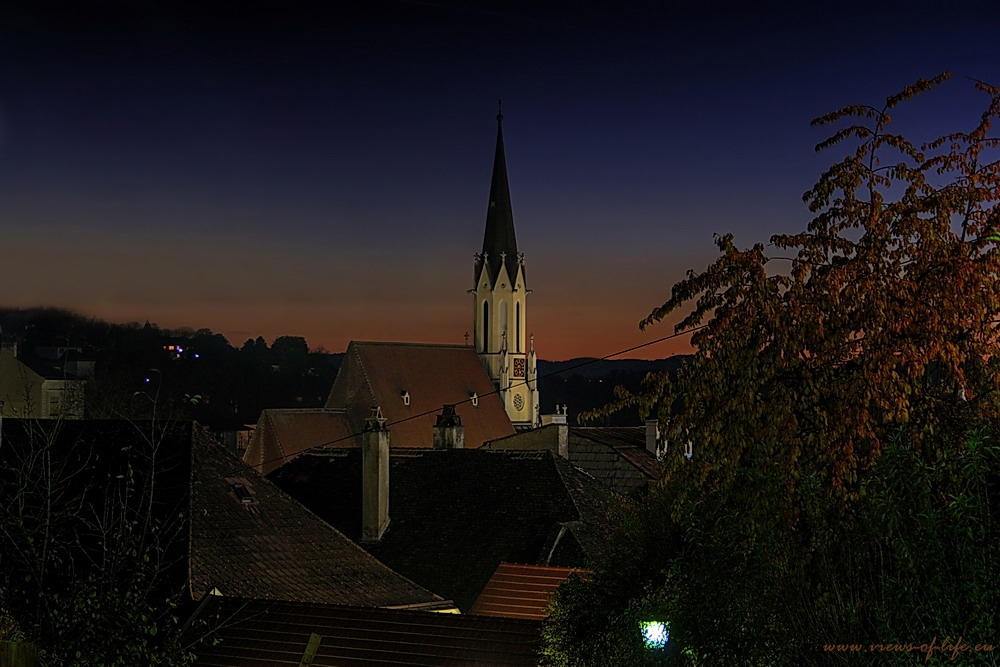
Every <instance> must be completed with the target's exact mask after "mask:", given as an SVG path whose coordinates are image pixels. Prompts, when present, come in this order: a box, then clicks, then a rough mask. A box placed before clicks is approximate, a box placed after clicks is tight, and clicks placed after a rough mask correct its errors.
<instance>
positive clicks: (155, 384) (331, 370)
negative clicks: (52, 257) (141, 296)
mask: <svg viewBox="0 0 1000 667" xmlns="http://www.w3.org/2000/svg"><path fill="white" fill-rule="evenodd" d="M0 328H2V330H3V334H4V337H5V338H7V339H17V340H18V341H19V343H20V347H21V349H22V350H23V351H25V352H26V353H27V354H31V352H32V350H34V349H35V348H36V347H37V346H60V347H68V348H81V349H82V350H83V352H82V356H83V357H84V358H86V359H91V360H93V361H95V362H96V363H95V370H94V377H93V378H92V379H90V380H89V381H88V386H87V391H86V401H87V403H86V415H87V416H88V417H90V418H96V419H108V418H122V417H125V418H143V417H147V416H150V414H151V412H152V411H154V410H156V411H159V412H160V413H161V416H168V415H169V416H172V417H177V418H192V419H196V420H198V421H199V422H200V423H202V424H205V425H206V426H209V427H211V428H230V427H233V426H236V425H239V424H243V423H254V422H256V421H257V418H258V416H259V415H260V412H261V410H263V409H264V408H291V407H303V408H308V407H321V406H322V405H323V404H324V403H325V401H326V398H327V395H328V394H329V391H330V387H331V386H332V384H333V380H334V378H335V377H336V374H337V370H338V369H339V367H340V361H341V359H342V357H343V355H342V354H330V353H327V352H324V351H321V350H312V351H310V349H309V346H308V344H307V342H306V339H305V338H303V337H301V336H280V337H278V338H277V339H275V340H274V342H273V343H272V344H271V345H270V346H268V344H267V341H265V340H264V338H263V337H260V336H258V337H257V338H256V339H248V340H247V341H246V342H244V343H243V345H242V346H241V347H239V348H235V347H233V346H232V345H230V344H229V341H228V340H227V339H226V337H225V336H223V335H222V334H218V333H214V332H212V331H211V330H210V329H197V330H192V329H175V330H169V329H160V328H159V327H157V326H156V325H155V324H150V323H148V322H147V323H145V324H138V323H131V324H110V323H108V322H104V321H101V320H98V319H94V318H87V317H83V316H81V315H78V314H75V313H72V312H70V311H67V310H62V309H56V308H29V309H12V308H4V309H0Z"/></svg>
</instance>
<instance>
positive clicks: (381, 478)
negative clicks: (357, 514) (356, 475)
mask: <svg viewBox="0 0 1000 667" xmlns="http://www.w3.org/2000/svg"><path fill="white" fill-rule="evenodd" d="M385 421H386V420H385V417H383V416H382V410H381V409H380V408H379V407H378V406H377V405H376V406H374V407H373V408H372V414H371V416H370V417H369V418H368V419H366V420H365V432H364V435H363V436H362V440H361V541H362V542H368V543H372V542H378V541H379V539H381V537H382V533H384V532H385V529H386V528H387V527H388V526H389V429H387V428H386V427H385Z"/></svg>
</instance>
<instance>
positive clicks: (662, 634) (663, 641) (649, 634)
mask: <svg viewBox="0 0 1000 667" xmlns="http://www.w3.org/2000/svg"><path fill="white" fill-rule="evenodd" d="M639 627H640V628H642V640H643V643H645V644H646V648H650V649H657V648H663V647H665V646H666V645H667V642H668V641H670V624H669V623H665V622H663V621H643V622H642V623H640V624H639Z"/></svg>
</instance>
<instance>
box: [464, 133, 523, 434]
mask: <svg viewBox="0 0 1000 667" xmlns="http://www.w3.org/2000/svg"><path fill="white" fill-rule="evenodd" d="M475 260H476V267H475V276H474V279H475V281H476V283H475V285H474V286H473V288H472V289H471V290H469V291H470V292H471V293H472V304H473V323H474V326H473V331H474V345H475V347H476V352H477V353H478V354H479V358H480V359H482V361H483V365H484V366H485V367H486V371H487V373H489V376H490V379H491V380H492V381H493V384H494V386H496V388H497V390H498V391H499V392H500V397H501V399H502V400H503V403H504V407H506V409H507V414H508V415H509V416H510V420H511V422H512V423H513V424H514V427H515V428H532V427H534V426H538V425H539V423H540V418H539V412H538V385H537V369H536V357H535V338H534V336H530V337H526V336H525V330H526V328H525V322H526V321H527V318H526V315H527V312H526V310H527V304H526V297H527V294H528V290H527V288H526V286H525V280H524V255H523V254H522V253H519V252H518V251H517V240H516V239H515V237H514V214H513V211H512V209H511V205H510V187H509V185H508V184H507V163H506V160H505V159H504V150H503V114H501V113H498V114H497V148H496V154H495V156H494V158H493V181H492V183H491V184H490V203H489V208H487V210H486V235H485V236H484V237H483V250H482V252H480V253H476V256H475Z"/></svg>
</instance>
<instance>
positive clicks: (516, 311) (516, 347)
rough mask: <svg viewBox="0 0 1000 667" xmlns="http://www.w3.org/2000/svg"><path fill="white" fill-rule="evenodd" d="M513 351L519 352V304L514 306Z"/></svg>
mask: <svg viewBox="0 0 1000 667" xmlns="http://www.w3.org/2000/svg"><path fill="white" fill-rule="evenodd" d="M514 326H515V327H516V328H515V329H514V341H515V342H514V351H515V352H520V351H521V302H520V301H518V302H517V303H516V304H514Z"/></svg>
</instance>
